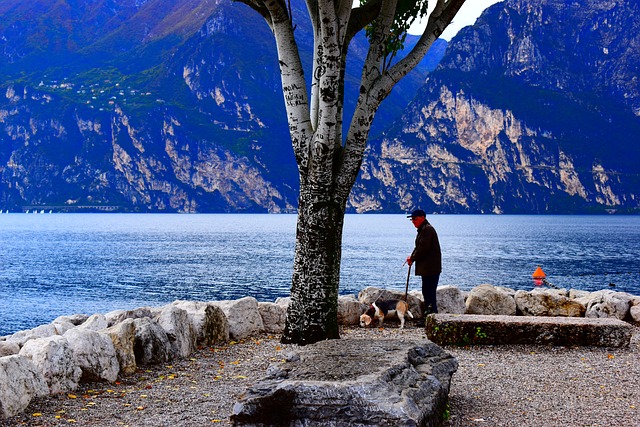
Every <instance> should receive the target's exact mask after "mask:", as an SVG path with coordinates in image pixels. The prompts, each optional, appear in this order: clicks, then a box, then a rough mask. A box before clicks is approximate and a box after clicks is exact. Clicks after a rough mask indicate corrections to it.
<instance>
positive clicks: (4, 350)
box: [0, 341, 20, 357]
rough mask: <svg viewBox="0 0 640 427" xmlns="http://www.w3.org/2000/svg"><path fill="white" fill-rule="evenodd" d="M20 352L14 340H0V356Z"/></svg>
mask: <svg viewBox="0 0 640 427" xmlns="http://www.w3.org/2000/svg"><path fill="white" fill-rule="evenodd" d="M19 352H20V346H19V345H18V344H17V343H15V342H8V341H0V357H4V356H11V355H13V354H18V353H19Z"/></svg>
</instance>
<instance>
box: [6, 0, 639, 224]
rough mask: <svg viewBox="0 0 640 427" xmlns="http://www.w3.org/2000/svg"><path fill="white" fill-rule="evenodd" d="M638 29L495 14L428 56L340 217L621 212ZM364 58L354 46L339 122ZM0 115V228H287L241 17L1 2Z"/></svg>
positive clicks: (250, 41) (278, 170)
mask: <svg viewBox="0 0 640 427" xmlns="http://www.w3.org/2000/svg"><path fill="white" fill-rule="evenodd" d="M292 10H293V12H294V17H295V19H296V22H297V23H298V27H297V29H296V38H297V41H298V43H299V44H300V46H302V47H303V48H309V47H310V46H311V43H312V40H311V37H310V31H309V28H308V27H307V26H306V24H305V22H306V21H305V20H304V17H305V15H306V8H305V7H304V5H303V4H302V2H301V1H293V2H292ZM637 16H639V15H638V5H637V4H636V3H632V2H630V1H625V0H615V1H614V0H609V1H604V2H602V1H595V0H579V1H576V2H574V3H572V4H570V5H569V4H565V3H564V2H562V1H560V0H542V1H537V2H534V1H532V0H527V1H525V0H506V1H505V2H503V3H498V4H496V5H494V6H493V7H492V8H490V9H489V10H487V11H486V12H485V13H484V14H483V15H482V17H481V18H480V19H479V20H478V21H477V23H476V24H475V25H474V26H473V27H467V28H466V29H463V30H462V31H461V32H460V33H459V34H458V36H456V37H455V38H454V40H452V42H451V43H450V44H449V45H447V43H446V42H444V41H439V42H438V43H437V44H436V45H434V46H433V48H432V50H431V51H430V53H429V57H428V58H426V59H425V61H423V63H422V64H421V65H420V66H419V67H418V68H417V69H416V70H415V71H414V72H413V73H412V74H411V75H409V76H407V78H406V79H404V80H403V81H402V82H401V83H400V84H399V85H398V86H397V87H396V89H394V91H393V92H392V94H391V95H390V96H389V98H388V99H387V100H385V102H384V103H383V104H382V108H381V110H380V111H379V113H378V115H377V116H376V120H375V122H374V128H373V130H372V137H373V139H372V141H371V144H370V146H369V148H368V151H367V157H366V159H365V161H364V162H363V167H362V172H361V174H360V177H359V179H358V182H357V183H356V186H355V187H354V190H353V192H352V197H351V200H350V205H349V209H350V211H357V212H400V211H406V210H409V209H413V208H414V207H422V208H424V209H426V210H427V211H434V212H461V213H481V212H482V213H484V212H495V213H543V212H553V213H577V212H580V213H583V212H585V213H586V212H605V211H607V212H611V211H616V212H637V211H638V208H639V206H638V203H639V202H638V200H640V197H639V196H640V195H639V194H638V192H639V191H640V185H638V184H640V182H638V181H639V178H638V177H639V176H640V173H639V172H640V171H638V169H639V168H640V165H639V164H638V163H639V162H638V161H637V159H638V158H640V157H639V156H638V154H639V153H638V150H639V148H638V143H637V141H638V137H637V135H638V134H639V133H638V131H640V123H639V120H640V94H639V89H638V79H637V70H638V69H639V68H640V67H639V64H638V62H639V61H638V52H640V50H639V49H638V47H639V44H640V41H639V36H638V34H640V31H638V26H639V22H638V19H637V18H636V17H637ZM298 17H300V18H298ZM415 40H416V39H415V38H409V39H408V40H407V42H406V45H407V48H409V47H410V46H411V45H412V43H415ZM445 48H446V52H445ZM307 51H310V50H309V49H307ZM365 54H366V40H364V36H363V35H362V34H360V35H358V36H357V38H356V42H355V44H354V45H353V46H352V47H351V48H350V51H349V60H348V69H347V76H346V91H347V94H350V95H352V96H350V97H349V98H348V99H347V100H346V102H345V108H346V110H347V111H350V110H352V109H353V105H354V96H353V95H354V94H357V90H358V80H359V75H360V68H359V64H361V62H362V60H363V58H364V55H365ZM443 55H444V57H443ZM302 59H303V62H304V63H305V64H306V66H307V69H308V66H309V63H310V61H311V58H310V57H303V58H302ZM438 63H439V64H440V65H439V66H438V68H437V69H435V70H434V67H435V66H436V65H437V64H438ZM307 74H308V75H309V74H310V73H307ZM0 95H2V96H0V209H5V210H6V209H9V210H12V211H20V210H27V209H53V210H57V211H132V212H291V211H295V208H296V203H297V188H298V175H297V166H296V165H295V161H294V159H293V153H292V149H291V143H290V140H289V136H288V127H287V123H286V121H285V117H286V115H285V112H284V108H283V101H282V92H281V89H280V79H279V74H278V65H277V56H276V54H275V43H274V41H273V36H272V34H271V32H270V30H269V28H268V27H267V25H266V24H265V23H264V22H263V20H262V18H260V17H259V16H258V15H257V14H256V13H255V12H254V11H252V10H251V9H250V8H248V7H246V6H245V5H242V4H238V3H234V2H231V1H228V0H198V1H196V0H146V1H145V0H34V1H31V2H23V1H20V0H4V1H3V2H2V3H0ZM412 100H413V101H412Z"/></svg>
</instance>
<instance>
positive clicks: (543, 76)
mask: <svg viewBox="0 0 640 427" xmlns="http://www.w3.org/2000/svg"><path fill="white" fill-rule="evenodd" d="M638 8H639V6H638V4H637V3H636V2H630V1H624V0H619V1H608V2H600V1H591V0H583V1H580V2H574V3H572V4H571V5H568V4H566V3H565V2H564V1H561V0H546V1H541V2H531V1H526V0H507V1H506V2H504V3H499V4H497V5H494V6H493V7H492V8H491V9H490V10H488V11H487V12H486V13H485V14H484V15H483V16H482V17H481V18H480V19H479V21H478V22H477V23H476V25H475V26H474V27H473V28H471V27H468V28H466V29H464V30H463V31H462V32H461V33H460V34H459V35H458V36H457V37H456V38H455V39H454V40H453V41H452V43H451V44H450V46H449V48H448V50H447V53H446V55H445V58H444V59H443V61H442V62H441V65H440V68H439V69H438V70H436V71H435V72H434V73H432V74H431V75H430V76H429V78H428V80H427V82H426V85H425V86H424V87H423V88H422V89H421V92H420V94H419V95H418V97H416V101H414V102H413V103H412V104H411V105H410V106H409V108H408V109H407V110H406V111H405V113H404V115H403V117H402V119H401V120H399V121H398V122H396V123H395V125H394V126H393V127H392V128H391V129H390V130H389V131H387V132H386V133H385V135H384V136H383V137H382V138H380V139H378V140H377V141H375V142H374V143H373V144H371V146H370V150H369V153H368V158H367V160H366V161H365V163H364V165H363V169H362V174H361V177H360V180H359V182H358V183H357V187H356V189H355V190H354V192H353V194H352V200H351V202H352V205H353V206H354V208H355V209H356V210H358V211H362V212H364V211H379V210H409V209H412V208H413V207H416V206H420V207H423V208H425V209H427V210H428V211H435V212H468V213H475V212H480V213H490V212H493V213H546V212H553V213H570V212H604V211H609V212H610V211H622V212H628V211H634V210H637V209H638V208H639V207H640V186H639V185H638V184H639V183H640V182H639V181H640V179H639V178H638V169H639V167H640V164H639V163H638V161H637V159H638V158H640V147H638V135H639V133H638V132H640V114H639V112H638V103H639V102H640V97H639V96H638V90H639V88H640V86H639V82H638V76H637V70H638V69H640V49H639V47H640V36H639V34H640V31H639V28H640V22H638V20H637V18H636V17H637V16H638V12H639V10H638Z"/></svg>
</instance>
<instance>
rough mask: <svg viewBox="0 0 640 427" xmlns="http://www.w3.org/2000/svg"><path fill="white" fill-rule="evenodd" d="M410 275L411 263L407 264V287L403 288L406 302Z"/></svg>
mask: <svg viewBox="0 0 640 427" xmlns="http://www.w3.org/2000/svg"><path fill="white" fill-rule="evenodd" d="M410 277H411V264H409V270H408V271H407V287H406V288H405V290H404V301H405V302H407V294H408V293H409V278H410Z"/></svg>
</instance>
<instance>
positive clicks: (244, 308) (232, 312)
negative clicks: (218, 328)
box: [214, 297, 264, 340]
mask: <svg viewBox="0 0 640 427" xmlns="http://www.w3.org/2000/svg"><path fill="white" fill-rule="evenodd" d="M214 304H215V305H217V306H218V307H220V308H221V309H222V311H223V312H224V315H225V316H226V317H227V320H228V321H229V337H230V338H232V339H234V340H240V339H243V338H247V337H249V336H252V335H257V334H259V333H261V332H262V331H263V330H264V323H262V316H260V312H259V311H258V301H257V300H256V299H255V298H253V297H244V298H240V299H238V300H227V301H217V302H214Z"/></svg>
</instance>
